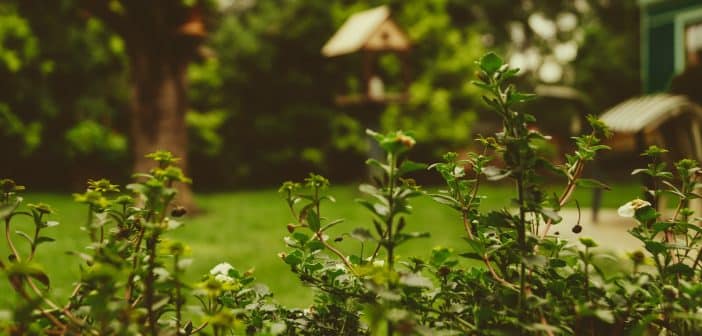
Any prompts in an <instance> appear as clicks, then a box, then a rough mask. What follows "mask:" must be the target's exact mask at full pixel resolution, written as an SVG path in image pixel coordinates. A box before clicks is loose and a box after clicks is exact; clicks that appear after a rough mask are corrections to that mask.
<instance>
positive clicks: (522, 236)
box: [517, 172, 527, 310]
mask: <svg viewBox="0 0 702 336" xmlns="http://www.w3.org/2000/svg"><path fill="white" fill-rule="evenodd" d="M523 183H524V173H523V172H519V176H518V177H517V193H518V197H519V223H517V235H518V237H517V239H518V241H519V250H520V252H521V253H520V261H519V262H520V266H519V309H520V310H523V309H524V301H525V290H524V289H525V281H524V280H525V279H524V278H525V276H526V272H525V270H526V265H525V264H524V258H526V252H527V251H526V249H527V247H526V222H525V220H526V219H525V210H526V209H524V184H523Z"/></svg>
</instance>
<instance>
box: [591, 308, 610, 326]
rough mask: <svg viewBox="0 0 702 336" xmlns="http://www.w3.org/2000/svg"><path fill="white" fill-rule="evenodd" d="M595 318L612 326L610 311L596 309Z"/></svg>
mask: <svg viewBox="0 0 702 336" xmlns="http://www.w3.org/2000/svg"><path fill="white" fill-rule="evenodd" d="M595 316H596V317H597V318H598V319H600V320H601V321H603V322H606V323H609V324H612V323H614V314H613V313H612V311H611V310H605V309H598V310H595Z"/></svg>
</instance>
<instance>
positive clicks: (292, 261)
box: [283, 251, 302, 266]
mask: <svg viewBox="0 0 702 336" xmlns="http://www.w3.org/2000/svg"><path fill="white" fill-rule="evenodd" d="M283 260H284V261H285V263H286V264H288V265H290V266H295V265H299V264H301V263H302V253H300V251H294V252H292V253H290V254H288V255H286V256H285V258H283Z"/></svg>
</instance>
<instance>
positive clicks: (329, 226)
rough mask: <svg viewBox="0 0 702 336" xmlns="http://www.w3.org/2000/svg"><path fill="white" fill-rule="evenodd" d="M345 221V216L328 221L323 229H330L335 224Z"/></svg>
mask: <svg viewBox="0 0 702 336" xmlns="http://www.w3.org/2000/svg"><path fill="white" fill-rule="evenodd" d="M343 221H344V219H343V218H339V219H336V220H333V221H331V222H329V223H327V224H326V225H324V227H323V228H322V231H327V230H328V229H330V228H332V227H333V226H335V225H337V224H339V223H342V222H343Z"/></svg>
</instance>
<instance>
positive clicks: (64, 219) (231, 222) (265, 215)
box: [0, 183, 639, 310]
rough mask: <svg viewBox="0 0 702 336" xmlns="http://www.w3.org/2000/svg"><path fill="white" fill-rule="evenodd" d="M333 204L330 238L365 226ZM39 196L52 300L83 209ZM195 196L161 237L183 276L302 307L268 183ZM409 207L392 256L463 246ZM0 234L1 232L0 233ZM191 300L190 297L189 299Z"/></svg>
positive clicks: (344, 201) (66, 269) (41, 256)
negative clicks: (210, 276)
mask: <svg viewBox="0 0 702 336" xmlns="http://www.w3.org/2000/svg"><path fill="white" fill-rule="evenodd" d="M613 190H614V191H610V192H606V193H605V195H604V198H603V205H604V207H609V208H612V207H616V206H619V205H620V204H621V203H623V202H625V201H627V200H630V199H631V198H633V197H635V196H637V195H638V194H639V187H637V186H636V185H634V184H631V183H626V184H615V185H614V188H613ZM482 191H483V192H482V193H483V194H485V195H486V196H487V198H486V199H485V200H484V201H483V205H482V208H483V209H496V208H502V207H510V199H511V198H512V197H513V196H512V195H513V193H512V189H511V187H509V186H506V185H504V186H494V187H487V188H484V189H483V190H482ZM329 193H330V194H331V195H333V196H334V197H335V198H336V199H337V202H336V203H334V204H326V207H323V208H322V212H323V216H325V217H327V218H330V219H336V218H344V219H345V222H344V223H342V224H340V225H339V226H337V227H336V228H334V231H332V232H331V235H332V236H335V235H338V234H341V233H343V232H349V231H351V230H353V229H354V228H356V227H366V228H369V229H370V228H371V227H372V224H371V221H370V219H371V217H370V215H369V214H368V212H367V211H366V210H365V209H364V208H362V207H361V206H359V205H358V204H356V203H355V202H354V201H353V200H354V199H355V198H358V197H360V196H361V195H360V193H359V192H358V191H357V189H356V187H355V186H350V185H349V186H336V187H332V188H331V189H330V190H329ZM575 198H577V199H578V200H579V201H580V205H581V207H588V206H589V204H590V201H591V198H592V196H591V192H590V191H589V190H580V191H577V192H576V194H575ZM37 202H44V203H48V204H51V205H52V206H53V207H54V209H56V211H57V213H56V214H55V215H54V216H53V218H54V219H56V220H58V221H60V223H61V224H60V225H59V226H57V227H55V228H50V229H47V232H46V233H47V234H48V235H49V236H51V237H54V238H56V242H54V243H50V244H46V245H43V246H41V248H40V250H39V252H38V255H37V261H38V262H39V263H41V264H42V265H43V266H44V268H45V269H46V271H47V273H49V275H50V277H51V280H52V296H53V297H55V298H56V299H57V300H58V301H59V303H63V302H62V299H63V298H66V297H67V296H68V294H69V293H70V291H71V289H72V287H73V286H72V284H73V283H74V282H75V281H76V279H78V278H79V276H80V267H79V265H80V264H81V263H80V261H79V260H78V259H77V257H75V256H72V255H69V254H67V253H66V252H67V251H83V250H84V248H85V245H86V244H87V243H88V237H87V234H86V233H85V232H83V231H82V230H81V226H83V225H84V223H85V219H86V212H87V209H86V208H85V207H84V206H83V205H80V204H76V203H74V202H73V201H72V198H71V196H70V195H68V194H65V195H63V194H57V193H29V194H27V195H25V204H26V203H37ZM197 202H198V204H199V206H200V207H202V209H203V210H204V214H202V215H200V216H196V217H194V218H187V217H186V218H185V220H184V222H185V226H184V227H181V228H179V229H178V230H176V231H174V232H171V233H169V234H168V236H169V238H172V239H176V240H180V241H183V242H186V243H187V244H188V245H189V246H190V247H191V248H192V255H191V257H192V258H193V259H194V262H193V264H192V267H191V268H190V269H189V270H188V273H187V276H188V280H189V281H192V282H195V281H197V279H198V278H199V277H200V276H201V275H202V274H204V273H206V272H207V271H208V270H209V269H210V268H211V267H212V266H214V265H215V264H217V263H219V262H224V261H226V262H229V263H231V264H232V265H234V266H235V267H237V268H239V269H242V270H247V269H250V268H255V274H256V277H257V278H258V281H260V282H262V283H265V284H267V285H268V286H269V287H270V288H271V289H272V290H273V292H274V293H275V298H276V299H277V300H278V301H279V302H281V303H283V304H286V305H289V306H295V307H299V306H304V305H306V304H309V303H310V302H311V300H312V296H313V292H312V290H311V289H309V288H305V287H304V286H302V285H301V284H300V281H299V280H298V279H297V278H296V277H295V276H294V275H293V274H292V273H290V271H289V269H288V267H287V266H286V265H285V264H284V263H283V262H282V261H281V260H280V259H279V258H278V257H277V253H278V252H281V251H285V250H286V247H285V245H284V243H283V237H284V236H285V235H287V234H288V232H287V230H286V224H287V223H289V222H290V221H291V215H290V213H289V211H288V210H287V208H286V206H285V202H284V201H283V199H282V198H281V195H279V194H278V193H277V192H276V191H275V190H274V189H263V190H254V191H236V192H226V193H211V194H201V195H198V197H197ZM413 205H414V208H415V210H414V213H413V214H412V215H411V216H409V218H408V225H407V229H406V230H408V231H427V232H430V233H431V238H429V239H421V240H415V241H411V242H409V243H407V244H406V245H403V246H402V247H401V248H400V249H399V251H398V255H399V256H400V257H402V256H409V255H412V256H422V257H424V256H428V255H429V253H430V251H431V249H432V248H433V247H435V246H446V247H451V248H454V249H456V250H459V251H460V250H463V249H464V248H465V247H464V245H463V244H462V240H461V237H462V236H463V228H462V225H461V222H460V218H459V217H458V216H457V214H456V213H454V212H453V211H452V210H450V209H448V208H446V207H444V206H442V205H439V204H437V203H435V202H434V201H433V200H431V199H430V198H429V197H422V198H419V199H416V200H415V202H414V203H413ZM17 229H26V231H30V230H31V224H30V223H28V222H21V221H18V222H17V223H16V224H15V225H14V226H13V230H17ZM15 237H16V239H15V241H17V242H18V244H20V245H21V244H23V242H22V240H21V237H19V236H15ZM3 238H4V237H3ZM341 247H342V248H345V249H346V250H347V251H350V252H355V251H354V250H353V249H357V248H358V246H357V245H355V244H353V243H352V242H348V241H344V242H342V243H341ZM8 254H9V252H8V248H7V244H6V243H5V242H4V239H3V240H2V243H0V255H2V256H7V255H8ZM14 300H15V296H14V293H13V292H12V290H11V289H10V287H9V284H8V282H7V280H5V279H2V281H0V310H1V309H3V308H7V307H10V306H12V305H13V304H14ZM191 303H192V302H191Z"/></svg>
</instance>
